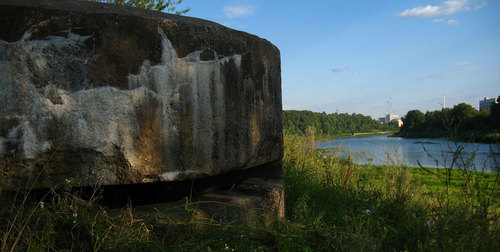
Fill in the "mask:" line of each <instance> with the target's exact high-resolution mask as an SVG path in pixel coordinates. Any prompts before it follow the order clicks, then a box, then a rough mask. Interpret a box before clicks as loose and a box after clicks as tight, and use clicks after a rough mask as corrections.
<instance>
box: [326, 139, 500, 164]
mask: <svg viewBox="0 0 500 252" xmlns="http://www.w3.org/2000/svg"><path fill="white" fill-rule="evenodd" d="M317 146H318V148H320V149H328V150H331V152H334V153H338V154H339V155H340V157H342V158H347V157H348V156H349V155H351V156H352V157H354V161H355V162H357V163H360V164H368V163H371V164H375V165H384V164H386V163H389V164H392V163H393V162H394V163H395V164H405V165H408V166H418V164H419V163H420V164H421V165H422V166H425V167H439V168H443V167H451V166H452V163H453V159H454V158H453V156H454V154H455V153H456V152H457V150H461V151H460V153H459V155H457V158H456V160H457V161H456V162H455V163H453V168H463V167H464V165H466V164H470V166H469V167H472V169H476V170H484V171H489V172H491V171H497V169H498V168H499V166H500V154H499V152H500V150H499V146H498V145H489V144H478V143H454V142H452V141H448V140H439V139H406V138H400V137H388V135H377V136H367V137H346V138H338V139H334V140H332V141H325V142H318V143H317ZM337 150H339V151H337Z"/></svg>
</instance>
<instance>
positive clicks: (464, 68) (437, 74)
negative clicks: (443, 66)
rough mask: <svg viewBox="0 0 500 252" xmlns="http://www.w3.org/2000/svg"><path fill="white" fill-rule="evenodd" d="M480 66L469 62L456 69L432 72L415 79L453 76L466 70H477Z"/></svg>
mask: <svg viewBox="0 0 500 252" xmlns="http://www.w3.org/2000/svg"><path fill="white" fill-rule="evenodd" d="M478 68H479V66H469V65H468V64H467V65H464V67H462V68H459V69H456V70H453V71H449V72H442V73H435V74H430V75H426V76H422V77H418V78H416V79H415V80H416V81H420V80H427V79H434V78H440V77H447V76H453V75H458V74H462V73H465V72H469V71H473V70H476V69H478Z"/></svg>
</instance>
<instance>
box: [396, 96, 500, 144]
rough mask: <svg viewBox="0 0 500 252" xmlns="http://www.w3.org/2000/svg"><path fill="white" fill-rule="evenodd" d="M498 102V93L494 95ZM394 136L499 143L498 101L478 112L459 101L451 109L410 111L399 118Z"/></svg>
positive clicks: (499, 114) (499, 105)
mask: <svg viewBox="0 0 500 252" xmlns="http://www.w3.org/2000/svg"><path fill="white" fill-rule="evenodd" d="M497 101H500V96H499V97H498V98H497ZM402 120H403V126H402V127H401V128H400V131H399V133H397V135H398V136H402V137H411V138H452V139H455V140H461V141H472V142H492V143H495V142H499V140H500V134H499V133H500V104H498V103H493V104H492V106H491V109H490V110H483V111H478V110H477V109H475V108H473V107H472V106H471V105H469V104H466V103H460V104H457V105H455V106H453V108H443V109H441V110H435V111H427V112H426V113H425V114H424V113H423V112H421V111H420V110H410V111H408V113H407V114H406V115H405V116H404V117H403V118H402Z"/></svg>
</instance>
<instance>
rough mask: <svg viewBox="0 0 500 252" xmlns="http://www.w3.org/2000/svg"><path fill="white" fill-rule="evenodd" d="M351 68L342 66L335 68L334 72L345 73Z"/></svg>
mask: <svg viewBox="0 0 500 252" xmlns="http://www.w3.org/2000/svg"><path fill="white" fill-rule="evenodd" d="M348 70H349V68H348V67H341V68H333V69H332V72H334V73H345V72H347V71H348Z"/></svg>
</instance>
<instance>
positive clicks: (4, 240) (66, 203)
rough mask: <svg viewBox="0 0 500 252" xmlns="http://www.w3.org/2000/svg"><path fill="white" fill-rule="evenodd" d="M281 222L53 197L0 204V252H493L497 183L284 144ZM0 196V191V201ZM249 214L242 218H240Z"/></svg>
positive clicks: (499, 237)
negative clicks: (115, 207)
mask: <svg viewBox="0 0 500 252" xmlns="http://www.w3.org/2000/svg"><path fill="white" fill-rule="evenodd" d="M283 163H284V167H283V168H284V179H285V191H286V202H287V217H286V219H281V220H275V221H274V222H272V223H271V224H262V223H261V222H255V223H254V224H252V225H248V224H244V223H235V222H223V221H219V220H217V219H216V218H213V216H208V217H204V218H201V217H199V216H197V203H188V202H186V203H185V204H184V205H183V206H180V207H181V208H183V209H184V210H185V218H183V219H182V220H173V219H171V218H170V217H169V215H168V214H163V213H160V212H158V213H152V214H150V215H147V216H141V217H137V216H138V215H136V214H135V212H134V210H132V209H130V208H126V209H122V210H119V211H110V210H109V209H106V208H104V207H102V206H100V205H98V204H97V203H96V200H97V198H93V199H91V200H90V201H84V200H81V199H80V198H79V197H78V195H75V194H72V193H69V192H66V191H60V192H58V193H54V194H49V195H47V196H46V200H44V201H46V202H44V203H41V202H34V201H30V200H29V198H27V197H25V196H26V194H28V193H29V192H23V191H19V192H18V193H17V194H15V195H9V194H6V193H4V194H0V205H1V206H2V207H1V208H0V251H2V252H3V251H20V250H27V251H60V250H65V249H66V250H70V251H138V250H141V251H142V250H144V251H337V250H341V251H362V250H368V251H387V250H388V251H393V250H397V251H399V250H409V251H421V250H424V251H443V250H444V251H447V250H453V251H455V250H458V251H469V250H472V251H477V250H481V251H495V250H497V249H498V248H499V247H500V204H499V201H500V194H499V193H500V182H499V175H498V173H481V172H474V171H467V170H447V169H430V168H409V167H405V166H401V165H398V164H396V163H393V164H389V165H386V166H370V165H365V166H360V165H356V164H354V163H353V162H352V160H341V159H339V158H338V153H332V154H326V153H324V152H322V151H320V150H317V149H315V148H314V136H312V135H310V136H308V137H298V136H295V135H286V136H285V156H284V159H283ZM0 193H1V191H0ZM248 211H250V209H249V210H248Z"/></svg>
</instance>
